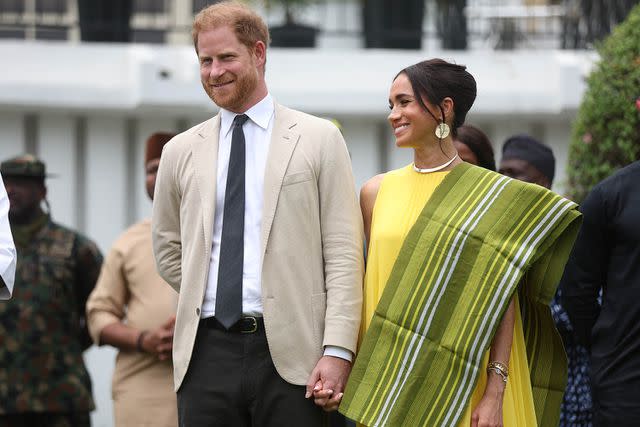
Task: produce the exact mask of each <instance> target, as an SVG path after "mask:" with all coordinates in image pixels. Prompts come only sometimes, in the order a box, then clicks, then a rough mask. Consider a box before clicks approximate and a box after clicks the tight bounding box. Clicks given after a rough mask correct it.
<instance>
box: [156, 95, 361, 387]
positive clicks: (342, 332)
mask: <svg viewBox="0 0 640 427" xmlns="http://www.w3.org/2000/svg"><path fill="white" fill-rule="evenodd" d="M274 120H275V122H274V126H273V134H272V139H271V144H270V147H269V154H268V157H267V165H266V171H265V177H264V202H263V203H264V204H263V213H262V251H263V265H262V303H263V309H264V322H265V329H266V334H267V340H268V343H269V350H270V352H271V357H272V359H273V362H274V365H275V367H276V369H277V371H278V373H279V374H280V376H281V377H282V378H284V379H285V380H286V381H288V382H290V383H292V384H300V385H302V384H305V383H306V381H307V379H308V376H309V375H310V373H311V371H312V369H313V367H314V366H315V364H316V363H317V361H318V359H319V358H320V357H321V355H322V351H323V346H326V345H333V346H340V347H343V348H346V349H348V350H351V351H352V352H354V353H355V350H356V341H357V337H358V328H359V325H360V315H361V305H362V277H363V256H362V254H363V227H362V216H361V213H360V209H359V206H358V202H357V197H356V194H355V185H354V180H353V174H352V171H351V162H350V158H349V153H348V152H347V148H346V145H345V143H344V139H343V138H342V135H341V134H340V132H339V131H338V129H337V128H336V127H335V126H334V125H333V124H332V123H331V122H329V121H327V120H323V119H319V118H317V117H313V116H310V115H308V114H304V113H301V112H298V111H294V110H291V109H288V108H286V107H283V106H280V105H278V104H276V106H275V117H274ZM219 130H220V116H219V115H217V116H215V117H213V118H212V119H210V120H207V121H206V122H204V123H201V124H199V125H197V126H195V127H193V128H191V129H189V130H187V131H186V132H183V133H181V134H179V135H178V136H176V137H175V138H173V140H171V141H170V142H169V143H168V144H167V145H166V146H165V147H164V151H163V154H162V159H161V162H160V168H159V171H158V177H157V182H156V189H155V196H154V203H153V217H152V233H153V252H154V255H155V258H156V265H157V268H158V271H159V273H160V275H161V276H162V277H163V278H164V279H165V280H166V281H167V282H168V283H169V284H170V285H171V286H172V287H173V288H174V289H175V290H176V291H178V292H179V294H180V295H179V300H178V312H177V319H176V329H175V337H174V347H173V366H174V383H175V388H176V390H177V389H178V388H179V387H180V384H181V383H182V380H183V378H184V376H185V374H186V372H187V368H188V367H189V360H190V358H191V353H192V350H193V345H194V341H195V337H196V331H197V329H198V322H199V320H200V307H201V305H202V301H203V298H204V292H205V288H206V284H207V275H208V272H209V263H210V258H211V238H212V233H213V218H214V210H215V208H216V206H215V194H216V165H217V155H218V136H219Z"/></svg>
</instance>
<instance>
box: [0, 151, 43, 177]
mask: <svg viewBox="0 0 640 427" xmlns="http://www.w3.org/2000/svg"><path fill="white" fill-rule="evenodd" d="M0 173H1V174H2V176H3V177H21V178H38V179H44V178H45V177H46V176H47V173H46V170H45V165H44V163H43V162H42V161H40V160H38V159H37V158H36V157H35V156H33V155H31V154H24V155H21V156H17V157H13V158H11V159H8V160H5V161H4V162H2V163H0Z"/></svg>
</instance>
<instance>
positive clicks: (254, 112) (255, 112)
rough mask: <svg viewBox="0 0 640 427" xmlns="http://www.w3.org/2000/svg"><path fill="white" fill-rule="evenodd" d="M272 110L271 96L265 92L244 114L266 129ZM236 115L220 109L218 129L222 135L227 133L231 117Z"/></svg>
mask: <svg viewBox="0 0 640 427" xmlns="http://www.w3.org/2000/svg"><path fill="white" fill-rule="evenodd" d="M274 110H275V107H274V105H273V98H272V97H271V94H269V93H267V95H266V96H265V97H264V98H262V100H261V101H260V102H258V103H257V104H255V105H254V106H253V107H251V108H249V109H248V110H247V111H245V112H244V114H246V115H247V116H249V119H251V121H252V122H254V123H255V124H256V125H258V126H260V127H261V128H262V129H267V127H268V126H269V121H270V120H271V117H273V112H274ZM237 115H238V114H236V113H234V112H232V111H229V110H225V109H224V108H221V109H220V130H221V131H222V135H225V136H226V135H227V134H228V133H229V131H230V130H231V125H232V124H233V119H235V118H236V116H237Z"/></svg>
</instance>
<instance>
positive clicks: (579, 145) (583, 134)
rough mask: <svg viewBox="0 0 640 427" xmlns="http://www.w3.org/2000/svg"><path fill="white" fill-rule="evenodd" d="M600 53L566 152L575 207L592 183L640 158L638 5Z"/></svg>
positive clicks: (639, 11) (639, 13)
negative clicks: (575, 202)
mask: <svg viewBox="0 0 640 427" xmlns="http://www.w3.org/2000/svg"><path fill="white" fill-rule="evenodd" d="M598 53H599V54H600V61H599V62H598V64H597V65H596V67H595V69H594V70H593V72H592V73H591V74H590V75H589V78H588V79H587V85H588V88H587V91H586V93H585V95H584V99H583V101H582V105H581V106H580V109H579V111H578V116H577V119H576V122H575V124H574V127H573V133H572V138H571V145H570V147H569V168H568V177H569V191H570V194H571V197H572V198H573V200H575V201H577V202H581V201H582V200H583V199H584V197H585V196H586V195H587V193H588V192H589V190H590V189H591V187H593V186H594V185H595V184H597V183H598V182H600V181H601V180H603V179H604V178H606V177H607V176H609V175H611V174H612V173H613V172H615V171H616V170H618V169H620V168H621V167H623V166H626V165H628V164H629V163H631V162H633V161H635V160H638V159H640V5H638V6H636V7H635V8H634V9H632V10H631V12H630V13H629V15H628V16H627V18H626V20H625V21H624V22H622V23H621V24H620V25H618V26H617V27H616V28H615V29H614V31H613V33H612V34H611V35H610V36H609V37H608V38H607V39H605V40H604V42H603V43H602V44H600V45H599V46H598Z"/></svg>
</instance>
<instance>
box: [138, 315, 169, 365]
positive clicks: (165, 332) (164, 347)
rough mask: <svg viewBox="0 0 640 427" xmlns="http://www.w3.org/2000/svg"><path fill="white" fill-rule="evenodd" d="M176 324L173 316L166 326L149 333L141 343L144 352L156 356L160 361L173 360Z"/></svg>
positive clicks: (163, 325)
mask: <svg viewBox="0 0 640 427" xmlns="http://www.w3.org/2000/svg"><path fill="white" fill-rule="evenodd" d="M175 324H176V317H175V316H171V317H169V319H168V320H167V321H166V322H165V323H164V324H162V325H161V326H159V327H157V328H156V329H152V330H150V331H149V332H147V333H146V334H145V335H144V336H143V337H142V341H141V342H140V346H141V347H142V350H144V351H145V352H146V353H150V354H154V355H156V356H157V357H158V359H159V360H167V359H169V358H171V350H172V349H173V329H174V326H175Z"/></svg>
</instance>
